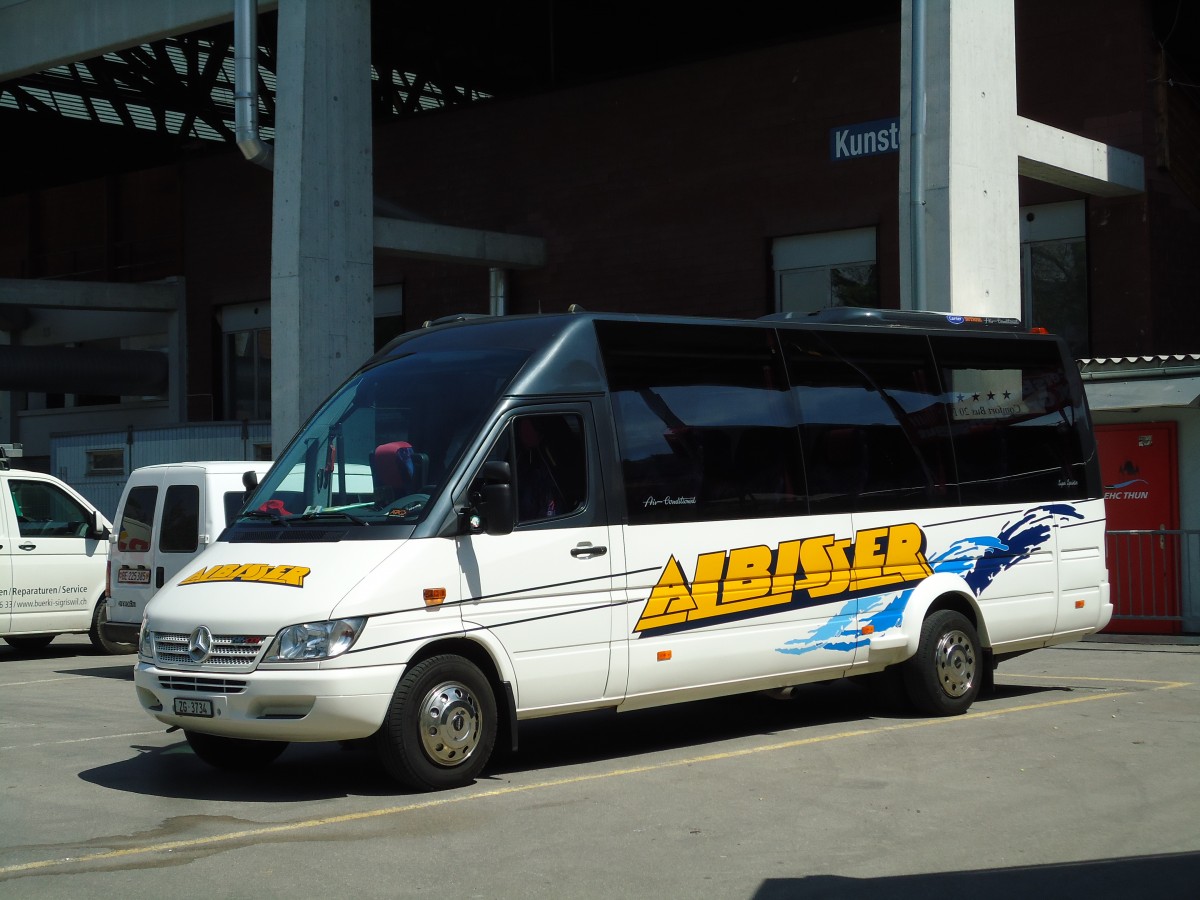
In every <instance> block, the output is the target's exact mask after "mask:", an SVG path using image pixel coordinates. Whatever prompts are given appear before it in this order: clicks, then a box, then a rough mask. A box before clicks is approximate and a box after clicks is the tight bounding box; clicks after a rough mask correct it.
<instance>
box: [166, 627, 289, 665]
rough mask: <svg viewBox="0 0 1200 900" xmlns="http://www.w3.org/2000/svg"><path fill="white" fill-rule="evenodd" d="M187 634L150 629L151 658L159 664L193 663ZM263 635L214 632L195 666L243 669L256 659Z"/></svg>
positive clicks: (263, 638) (263, 639)
mask: <svg viewBox="0 0 1200 900" xmlns="http://www.w3.org/2000/svg"><path fill="white" fill-rule="evenodd" d="M189 638H190V635H187V634H173V633H171V632H168V631H156V632H154V658H155V659H156V660H157V661H158V662H159V663H160V664H162V665H172V664H183V665H193V666H194V665H197V663H196V661H195V660H193V659H192V657H191V655H190V654H189V653H188V640H189ZM265 641H266V638H265V637H263V636H262V635H246V634H214V635H213V648H212V652H211V653H210V654H209V655H208V658H207V659H205V660H204V661H203V662H201V663H199V665H203V666H229V667H234V666H237V667H239V668H247V667H249V666H252V665H253V664H254V661H255V660H256V659H258V654H259V653H260V652H261V651H262V649H263V647H264V642H265Z"/></svg>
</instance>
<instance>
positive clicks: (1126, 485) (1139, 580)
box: [1096, 422, 1181, 634]
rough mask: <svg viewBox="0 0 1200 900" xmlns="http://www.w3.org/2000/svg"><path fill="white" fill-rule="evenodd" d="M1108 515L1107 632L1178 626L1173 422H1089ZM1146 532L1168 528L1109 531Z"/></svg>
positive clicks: (1167, 630)
mask: <svg viewBox="0 0 1200 900" xmlns="http://www.w3.org/2000/svg"><path fill="white" fill-rule="evenodd" d="M1096 439H1097V441H1098V443H1099V447H1100V472H1101V477H1102V478H1103V480H1104V509H1105V514H1106V515H1107V517H1108V531H1109V537H1108V580H1109V582H1110V584H1111V585H1112V598H1113V607H1114V609H1113V620H1112V623H1111V624H1110V625H1109V626H1108V628H1106V629H1105V630H1106V631H1110V632H1117V633H1121V632H1125V633H1130V632H1136V633H1143V634H1145V633H1153V634H1177V633H1178V632H1179V631H1180V627H1181V619H1180V604H1179V599H1180V592H1179V545H1178V541H1179V536H1178V530H1179V481H1178V477H1179V476H1178V467H1177V463H1176V443H1175V423H1174V422H1154V423H1143V424H1137V423H1135V424H1130V425H1097V426H1096ZM1127 531H1153V532H1164V531H1166V532H1176V533H1175V534H1165V535H1164V534H1136V535H1131V534H1120V533H1118V534H1113V532H1127Z"/></svg>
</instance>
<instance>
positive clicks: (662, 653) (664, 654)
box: [658, 650, 671, 662]
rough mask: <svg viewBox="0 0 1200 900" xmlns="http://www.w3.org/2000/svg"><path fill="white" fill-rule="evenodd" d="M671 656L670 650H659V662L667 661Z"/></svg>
mask: <svg viewBox="0 0 1200 900" xmlns="http://www.w3.org/2000/svg"><path fill="white" fill-rule="evenodd" d="M670 658H671V651H670V650H659V651H658V661H659V662H666V661H667V660H669V659H670Z"/></svg>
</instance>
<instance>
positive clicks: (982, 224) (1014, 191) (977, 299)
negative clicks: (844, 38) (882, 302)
mask: <svg viewBox="0 0 1200 900" xmlns="http://www.w3.org/2000/svg"><path fill="white" fill-rule="evenodd" d="M914 7H916V8H917V9H918V11H920V9H921V8H922V7H923V8H924V12H925V16H924V38H925V40H924V44H925V48H926V54H925V92H924V103H925V126H926V127H925V135H924V161H925V164H924V168H923V175H924V195H925V196H924V199H923V203H920V204H919V206H918V209H919V210H920V212H918V213H917V214H918V215H923V216H924V248H923V252H921V256H920V259H923V261H924V276H925V278H924V280H925V304H924V308H926V309H931V310H941V311H951V312H956V313H962V314H975V315H987V316H1013V317H1019V316H1020V315H1021V268H1020V254H1021V237H1020V218H1019V217H1020V195H1019V191H1018V184H1017V156H1018V153H1017V151H1018V147H1017V124H1018V120H1017V84H1016V36H1015V25H1014V17H1013V0H925V2H923V3H922V2H914V0H903V3H902V18H901V32H902V33H901V48H902V49H901V64H900V71H901V89H900V120H901V121H900V125H901V134H902V135H904V136H905V137H906V138H907V137H908V136H909V135H911V134H912V121H913V119H912V117H913V113H914V110H913V100H912V73H913V66H912V46H913V41H912V37H913V34H914V29H918V31H919V28H920V26H921V23H920V21H916V22H914V17H913V9H914ZM916 102H917V103H918V104H919V103H920V99H918V100H917V101H916ZM916 112H917V114H918V115H919V114H920V112H921V110H920V108H919V106H918V108H917V110H916ZM918 121H919V120H918ZM912 143H913V141H911V140H902V141H901V146H900V274H901V278H900V282H901V307H902V308H905V309H912V308H917V307H918V303H917V302H916V298H915V297H914V291H913V285H912V270H913V264H912V253H913V252H914V251H913V244H912V240H913V235H914V228H913V223H912V218H911V216H910V212H911V210H912V208H913V206H914V204H913V203H912V200H913V194H912V191H911V190H910V188H911V185H912V183H913V179H912V177H911V176H912V170H911V163H912V157H913V152H912V146H911V145H912ZM919 181H920V179H918V182H919ZM920 230H921V229H920V228H917V229H916V230H915V233H916V234H918V235H919V234H920ZM919 252H920V251H919Z"/></svg>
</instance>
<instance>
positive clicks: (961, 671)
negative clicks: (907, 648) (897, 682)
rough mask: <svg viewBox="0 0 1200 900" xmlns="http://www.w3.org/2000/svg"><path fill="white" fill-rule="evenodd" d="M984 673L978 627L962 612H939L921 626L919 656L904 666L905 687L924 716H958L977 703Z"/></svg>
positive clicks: (931, 615) (909, 696)
mask: <svg viewBox="0 0 1200 900" xmlns="http://www.w3.org/2000/svg"><path fill="white" fill-rule="evenodd" d="M983 670H984V659H983V652H982V651H981V649H980V647H979V635H978V634H977V633H976V631H975V626H974V625H972V624H971V622H970V621H969V620H968V619H967V617H966V616H964V615H963V614H962V613H960V612H956V611H954V610H952V609H939V610H937V611H936V612H934V613H931V614H930V616H929V618H927V619H926V620H925V622H924V624H923V625H922V626H921V642H920V644H919V645H918V646H917V652H916V653H915V654H914V655H913V657H912V658H911V659H909V660H908V661H907V662H906V663H904V686H905V689H906V691H907V692H908V698H909V700H911V701H912V704H913V706H915V707H916V708H917V709H918V710H920V711H921V712H923V713H926V714H928V715H934V716H956V715H960V714H961V713H965V712H966V711H967V710H968V709H970V708H971V704H972V703H974V702H975V698H976V697H977V696H978V695H979V688H980V685H981V684H982V683H983Z"/></svg>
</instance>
